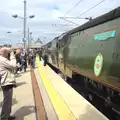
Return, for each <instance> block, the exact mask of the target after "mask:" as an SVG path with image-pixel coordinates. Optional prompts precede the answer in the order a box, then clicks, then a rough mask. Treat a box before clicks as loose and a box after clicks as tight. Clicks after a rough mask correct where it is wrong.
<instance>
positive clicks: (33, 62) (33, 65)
mask: <svg viewBox="0 0 120 120" xmlns="http://www.w3.org/2000/svg"><path fill="white" fill-rule="evenodd" d="M32 68H35V58H34V59H33V60H32Z"/></svg>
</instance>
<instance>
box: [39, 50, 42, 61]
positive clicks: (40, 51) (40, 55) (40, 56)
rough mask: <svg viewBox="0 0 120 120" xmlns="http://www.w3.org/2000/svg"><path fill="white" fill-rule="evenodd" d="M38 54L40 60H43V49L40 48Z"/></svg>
mask: <svg viewBox="0 0 120 120" xmlns="http://www.w3.org/2000/svg"><path fill="white" fill-rule="evenodd" d="M38 55H39V60H40V61H41V58H42V49H40V50H39V51H38Z"/></svg>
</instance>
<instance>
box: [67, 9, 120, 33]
mask: <svg viewBox="0 0 120 120" xmlns="http://www.w3.org/2000/svg"><path fill="white" fill-rule="evenodd" d="M118 17H120V7H118V8H116V9H114V10H112V11H110V12H108V13H106V14H104V15H101V16H99V17H97V18H95V19H93V20H91V21H89V22H87V23H85V24H83V25H81V26H79V27H77V28H74V29H72V30H71V31H70V32H69V33H70V34H73V33H75V32H78V31H82V30H84V29H87V28H90V27H94V26H96V25H99V24H102V23H104V22H107V21H110V20H113V19H116V18H118Z"/></svg>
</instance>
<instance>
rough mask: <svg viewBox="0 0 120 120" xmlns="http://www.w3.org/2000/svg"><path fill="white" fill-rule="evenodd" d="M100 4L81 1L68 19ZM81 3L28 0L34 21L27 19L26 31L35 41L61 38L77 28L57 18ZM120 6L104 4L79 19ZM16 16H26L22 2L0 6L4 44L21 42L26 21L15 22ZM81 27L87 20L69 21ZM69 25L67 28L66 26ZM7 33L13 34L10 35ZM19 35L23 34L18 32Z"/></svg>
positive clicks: (14, 0)
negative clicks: (28, 31)
mask: <svg viewBox="0 0 120 120" xmlns="http://www.w3.org/2000/svg"><path fill="white" fill-rule="evenodd" d="M100 1H101V0H82V2H81V3H80V4H79V5H77V6H76V7H75V8H74V9H73V10H72V11H71V12H70V13H68V14H67V15H66V16H73V17H76V16H79V15H80V14H81V13H83V12H84V11H86V10H87V9H89V8H91V7H92V6H94V5H96V4H97V3H99V2H100ZM77 2H78V0H35V1H34V0H27V16H29V15H32V14H34V15H35V18H33V19H27V28H28V27H29V28H30V31H31V32H32V33H33V35H32V37H33V39H34V40H35V39H37V38H38V37H39V38H40V39H41V40H44V38H46V42H48V41H50V40H52V39H53V38H54V37H56V36H59V35H60V34H61V33H62V32H65V31H67V30H69V29H72V28H73V27H75V26H68V25H70V23H68V22H67V21H64V20H60V19H59V18H58V17H60V16H64V15H65V13H66V12H67V11H68V10H70V9H71V8H72V7H73V6H74V5H75V4H76V3H77ZM118 6H120V2H119V0H112V1H111V0H105V2H103V3H101V4H100V5H99V6H97V7H95V8H94V9H92V10H90V11H89V12H87V13H85V14H83V15H82V16H80V17H81V18H85V17H93V18H95V17H97V16H99V15H102V14H104V13H106V12H109V11H110V10H112V9H114V8H116V7H118ZM13 14H18V15H19V16H23V0H4V1H1V4H0V16H1V17H0V41H1V43H2V44H3V43H10V41H11V43H13V44H16V43H17V42H22V38H23V36H22V34H21V33H22V32H23V20H22V19H17V18H16V19H15V18H12V15H13ZM69 20H71V21H73V22H75V23H77V24H79V25H81V24H83V23H85V22H87V20H84V19H81V20H74V19H69ZM66 24H67V25H66ZM7 31H12V33H11V34H9V35H8V34H7V33H6V32H7ZM18 31H20V32H18Z"/></svg>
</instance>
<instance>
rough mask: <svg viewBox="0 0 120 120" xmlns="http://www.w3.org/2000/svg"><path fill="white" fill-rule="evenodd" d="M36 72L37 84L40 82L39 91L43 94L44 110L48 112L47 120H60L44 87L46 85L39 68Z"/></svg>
mask: <svg viewBox="0 0 120 120" xmlns="http://www.w3.org/2000/svg"><path fill="white" fill-rule="evenodd" d="M34 72H35V75H36V79H37V82H38V86H39V89H40V92H41V96H42V100H43V104H44V108H45V111H46V114H47V119H48V120H58V117H57V115H56V112H55V110H54V108H53V106H52V103H51V101H50V99H49V96H48V94H47V92H46V89H45V87H44V85H43V83H42V80H41V77H40V73H39V71H38V68H36V69H35V70H34Z"/></svg>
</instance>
